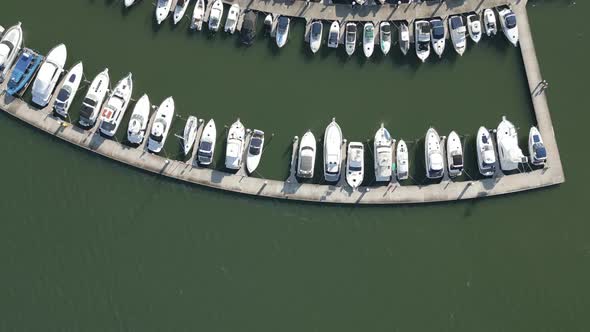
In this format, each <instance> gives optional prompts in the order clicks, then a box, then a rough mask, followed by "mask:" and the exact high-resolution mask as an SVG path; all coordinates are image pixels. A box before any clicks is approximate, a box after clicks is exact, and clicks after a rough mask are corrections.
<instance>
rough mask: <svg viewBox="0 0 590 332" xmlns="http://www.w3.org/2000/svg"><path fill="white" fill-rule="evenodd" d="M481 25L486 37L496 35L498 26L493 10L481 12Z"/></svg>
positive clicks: (488, 9)
mask: <svg viewBox="0 0 590 332" xmlns="http://www.w3.org/2000/svg"><path fill="white" fill-rule="evenodd" d="M483 23H484V28H485V31H486V35H488V37H489V36H491V35H494V36H495V35H496V33H497V32H498V25H497V24H496V14H494V10H493V9H490V8H487V9H486V10H484V11H483Z"/></svg>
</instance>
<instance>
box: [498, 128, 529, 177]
mask: <svg viewBox="0 0 590 332" xmlns="http://www.w3.org/2000/svg"><path fill="white" fill-rule="evenodd" d="M496 138H497V143H498V155H499V158H500V167H501V168H502V170H503V171H513V170H516V169H518V166H519V165H520V164H521V163H525V162H527V158H526V157H525V156H524V155H523V154H522V150H521V149H520V147H519V146H518V134H517V132H516V127H515V126H514V125H513V124H512V122H510V121H508V120H507V119H506V117H503V118H502V121H501V122H500V124H499V125H498V128H497V130H496Z"/></svg>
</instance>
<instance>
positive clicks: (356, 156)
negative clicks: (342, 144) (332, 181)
mask: <svg viewBox="0 0 590 332" xmlns="http://www.w3.org/2000/svg"><path fill="white" fill-rule="evenodd" d="M364 174H365V149H364V146H363V143H361V142H350V143H349V144H348V153H347V158H346V182H347V183H348V185H349V186H350V187H352V188H358V187H359V186H360V185H361V183H363V177H364Z"/></svg>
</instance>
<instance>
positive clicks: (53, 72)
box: [32, 44, 68, 107]
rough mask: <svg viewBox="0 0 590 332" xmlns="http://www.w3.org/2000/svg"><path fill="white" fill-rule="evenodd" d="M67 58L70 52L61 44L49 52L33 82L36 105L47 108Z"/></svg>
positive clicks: (33, 96)
mask: <svg viewBox="0 0 590 332" xmlns="http://www.w3.org/2000/svg"><path fill="white" fill-rule="evenodd" d="M67 56H68V52H67V49H66V46H65V45H64V44H59V45H58V46H56V47H54V48H53V49H52V50H51V51H49V53H48V54H47V57H46V58H45V61H44V62H43V64H42V65H41V68H40V69H39V72H38V73H37V77H36V78H35V81H34V82H33V91H32V101H33V103H34V104H36V105H38V106H41V107H45V106H47V104H48V103H49V99H50V98H51V95H52V94H53V90H54V89H55V86H56V85H57V81H58V80H59V78H60V76H61V74H62V73H63V67H64V65H65V63H66V58H67Z"/></svg>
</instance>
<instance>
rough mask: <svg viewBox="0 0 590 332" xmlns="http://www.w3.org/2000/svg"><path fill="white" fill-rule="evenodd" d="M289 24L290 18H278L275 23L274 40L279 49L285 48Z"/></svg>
mask: <svg viewBox="0 0 590 332" xmlns="http://www.w3.org/2000/svg"><path fill="white" fill-rule="evenodd" d="M289 24H291V19H290V18H288V17H287V16H279V19H278V22H277V32H276V36H275V40H276V42H277V46H278V47H279V48H281V47H283V46H285V44H286V43H287V37H289Z"/></svg>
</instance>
